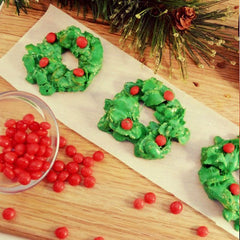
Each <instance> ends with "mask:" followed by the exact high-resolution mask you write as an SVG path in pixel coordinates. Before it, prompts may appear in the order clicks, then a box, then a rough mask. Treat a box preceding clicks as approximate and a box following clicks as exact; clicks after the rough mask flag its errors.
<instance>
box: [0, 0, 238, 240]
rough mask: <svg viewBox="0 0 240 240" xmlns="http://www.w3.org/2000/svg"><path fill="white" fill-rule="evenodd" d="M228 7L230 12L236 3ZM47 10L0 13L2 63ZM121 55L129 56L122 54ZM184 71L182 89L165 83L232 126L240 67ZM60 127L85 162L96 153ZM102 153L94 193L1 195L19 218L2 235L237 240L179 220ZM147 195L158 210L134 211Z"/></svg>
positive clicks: (2, 85)
mask: <svg viewBox="0 0 240 240" xmlns="http://www.w3.org/2000/svg"><path fill="white" fill-rule="evenodd" d="M230 2H231V3H232V5H233V4H234V1H230ZM48 3H49V1H44V3H40V4H34V5H33V9H30V10H29V11H28V14H27V15H25V14H24V13H22V14H21V16H16V15H15V9H14V7H12V6H9V8H6V6H4V7H3V10H2V12H1V14H0V57H1V56H3V55H4V54H5V53H6V52H7V51H8V50H9V49H10V48H11V47H12V46H13V45H14V43H16V42H17V41H18V40H19V39H20V38H21V37H22V36H23V35H24V34H25V33H26V32H27V30H29V28H30V27H31V26H33V25H34V23H36V21H37V20H38V19H39V18H40V17H41V16H42V15H43V14H44V12H45V11H46V9H47V7H48ZM54 4H55V5H56V2H54ZM63 10H64V11H66V12H68V13H69V14H70V15H72V16H73V17H75V18H77V19H78V20H79V21H80V22H82V23H84V24H85V25H86V26H87V27H89V28H91V29H92V30H94V31H95V32H96V33H98V34H100V35H101V36H103V37H104V38H106V39H107V40H109V41H110V42H112V43H113V44H115V45H116V46H119V34H110V33H109V32H108V26H107V25H104V24H101V23H100V22H98V23H93V22H91V21H90V16H89V17H87V19H86V20H83V19H82V17H81V16H79V17H78V16H77V15H76V12H75V11H68V10H67V9H63ZM126 51H127V52H128V53H129V54H131V55H133V56H135V55H134V53H132V52H130V51H129V50H128V49H126ZM135 57H136V56H135ZM235 58H236V57H235ZM164 61H165V62H164V63H163V65H164V66H167V63H166V60H164ZM235 61H238V59H235ZM145 63H146V65H148V66H150V67H153V66H152V63H153V60H151V59H149V58H148V57H147V56H146V59H145ZM189 69H190V70H189V75H190V78H189V80H188V81H187V82H183V81H180V80H177V77H178V75H177V73H175V75H174V78H173V79H172V80H170V82H171V83H173V84H174V85H175V86H177V87H178V88H180V89H182V90H184V91H185V92H187V93H188V94H190V95H192V96H193V97H195V98H197V99H198V100H199V101H201V102H203V103H205V104H206V105H208V106H209V107H211V108H212V109H214V110H215V111H217V112H219V113H220V114H222V115H223V116H225V117H227V118H228V119H229V120H231V121H232V122H234V123H236V124H237V123H238V114H237V113H238V112H239V109H238V64H237V65H236V66H229V65H226V67H225V68H221V69H216V70H213V69H206V70H204V72H203V70H200V69H198V68H196V67H195V66H191V65H190V66H189ZM160 74H161V75H162V76H164V77H167V75H168V71H167V70H166V69H163V70H161V72H160ZM206 76H207V77H206ZM193 82H195V84H193ZM196 83H198V86H196ZM12 89H14V88H13V87H12V86H10V85H9V84H8V83H7V82H6V81H5V80H4V79H2V78H1V81H0V91H7V90H12ZM58 123H59V127H60V134H61V135H62V136H65V137H66V138H67V141H68V144H73V145H75V146H76V147H77V149H78V151H79V152H81V153H82V154H83V155H84V156H91V155H92V154H93V153H94V152H95V151H96V150H100V149H99V147H98V146H96V145H94V144H93V143H91V142H89V141H88V140H86V139H84V138H83V137H81V136H79V135H78V134H76V133H75V132H73V131H72V130H70V129H69V128H68V127H66V126H65V125H63V124H62V123H61V122H58ZM104 153H105V159H104V160H103V161H102V162H98V163H95V165H94V167H93V170H94V176H95V177H96V180H97V183H96V185H95V187H94V188H92V189H87V188H85V187H83V186H76V187H73V186H70V185H68V184H67V185H66V188H65V190H64V191H63V192H61V193H55V192H54V191H53V190H52V184H49V183H46V182H45V181H43V182H41V183H40V184H39V185H37V186H36V187H34V188H32V189H30V190H29V191H26V192H24V193H20V194H14V195H3V194H1V195H0V202H1V204H0V211H2V209H4V208H6V207H13V208H15V209H16V211H17V217H16V218H15V219H14V220H13V221H11V222H7V221H4V220H2V219H0V232H6V233H10V234H14V235H17V236H22V237H26V238H28V239H55V236H54V230H55V229H56V228H57V227H60V226H67V227H68V229H69V233H70V234H69V238H68V239H72V240H91V239H94V238H95V237H97V236H103V237H104V238H105V239H106V240H107V239H111V240H122V239H124V240H135V239H138V240H148V239H155V240H160V239H161V240H167V239H172V240H174V239H176V240H180V239H186V240H192V239H198V237H197V236H196V229H197V227H199V226H201V225H205V226H207V227H208V228H209V231H210V234H209V236H208V237H207V239H213V240H214V239H216V240H225V239H229V240H230V239H236V238H235V237H233V236H232V235H230V234H229V233H227V232H225V231H224V230H222V229H221V228H219V227H217V226H216V225H215V223H213V222H212V221H211V220H209V219H208V218H206V217H205V216H203V215H202V214H200V213H199V212H197V211H196V210H194V209H192V208H191V207H189V206H188V205H186V204H184V211H183V212H182V213H181V214H180V215H173V214H171V213H170V212H169V205H170V204H171V203H172V202H173V201H175V200H177V199H176V198H175V197H174V196H173V195H172V194H171V193H169V192H167V191H166V190H164V189H162V188H160V187H158V186H156V185H155V184H153V183H152V182H150V181H149V180H148V179H146V178H144V177H142V176H141V175H139V174H138V173H136V172H134V171H133V170H132V169H130V168H129V167H128V166H126V165H125V164H123V163H122V162H120V161H119V160H118V159H116V158H114V157H113V156H111V155H110V154H108V153H107V152H105V151H104ZM58 159H61V160H63V161H65V162H68V161H70V160H71V159H69V158H68V157H67V156H66V155H65V153H64V151H62V150H61V151H60V152H59V155H58ZM173 184H174V179H173ZM150 191H151V192H154V193H155V194H156V196H157V201H156V203H155V204H152V205H146V206H145V207H144V209H142V210H136V209H134V208H133V205H132V203H133V201H134V200H135V199H136V198H138V197H143V195H144V194H145V193H146V192H150ZM193 194H194V193H193ZM226 224H227V223H226Z"/></svg>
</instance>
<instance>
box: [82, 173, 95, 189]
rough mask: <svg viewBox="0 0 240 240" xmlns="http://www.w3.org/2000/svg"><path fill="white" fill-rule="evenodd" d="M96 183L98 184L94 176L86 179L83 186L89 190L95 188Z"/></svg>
mask: <svg viewBox="0 0 240 240" xmlns="http://www.w3.org/2000/svg"><path fill="white" fill-rule="evenodd" d="M95 183H96V179H95V177H93V176H88V177H85V178H84V180H83V185H84V186H85V187H87V188H92V187H94V185H95Z"/></svg>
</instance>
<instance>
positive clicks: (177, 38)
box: [0, 0, 238, 78]
mask: <svg viewBox="0 0 240 240" xmlns="http://www.w3.org/2000/svg"><path fill="white" fill-rule="evenodd" d="M2 1H4V2H7V3H8V2H9V0H0V3H1V2H2ZM227 1H228V0H205V1H204V0H178V1H176V0H58V5H59V6H60V7H69V8H70V9H77V12H78V14H80V13H82V14H83V16H84V17H86V14H87V13H89V12H91V13H92V16H93V19H94V20H98V19H102V20H103V21H107V22H108V23H109V25H110V31H111V32H120V33H121V41H122V45H123V46H125V44H126V40H127V39H129V38H131V43H130V45H129V47H131V48H134V50H135V51H137V52H138V53H139V54H140V56H142V55H143V54H144V53H145V50H146V48H147V47H148V46H150V48H151V52H150V54H151V56H152V57H154V58H155V60H156V61H155V62H156V70H157V69H158V68H159V66H160V64H161V61H162V56H163V53H164V50H165V49H166V47H168V49H169V64H170V69H171V68H172V60H173V58H175V60H176V61H177V62H178V64H179V66H180V69H181V72H182V76H183V78H186V77H187V72H186V70H187V60H186V56H188V57H189V58H190V59H191V60H192V61H193V62H194V63H195V64H196V65H197V66H199V67H203V66H204V64H207V65H209V66H211V64H212V63H211V62H212V60H213V58H214V57H215V56H216V55H217V56H220V57H222V58H223V59H225V60H227V61H228V62H230V63H232V61H231V60H229V59H226V57H225V56H222V55H221V54H219V53H218V52H216V50H215V48H216V47H217V48H223V49H226V50H229V51H232V52H235V53H236V52H238V49H237V48H236V47H234V45H233V43H234V42H235V41H236V40H235V39H234V36H233V34H232V33H229V31H228V30H231V31H235V32H236V30H237V29H236V28H234V27H232V26H229V25H227V24H226V21H225V23H223V19H227V18H229V17H231V16H232V15H233V14H235V13H237V11H236V10H234V9H230V8H229V7H227V8H223V9H219V6H221V4H222V3H224V2H227ZM15 4H16V10H17V13H18V14H19V13H20V10H22V11H24V12H26V11H27V6H28V1H27V0H25V1H24V0H15ZM214 7H215V9H213V8H214ZM216 8H217V10H216ZM212 9H213V10H212ZM226 30H227V31H226ZM203 63H204V64H203Z"/></svg>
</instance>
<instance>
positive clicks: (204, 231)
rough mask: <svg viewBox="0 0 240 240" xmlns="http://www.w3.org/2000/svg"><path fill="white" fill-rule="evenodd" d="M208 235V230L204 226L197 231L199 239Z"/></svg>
mask: <svg viewBox="0 0 240 240" xmlns="http://www.w3.org/2000/svg"><path fill="white" fill-rule="evenodd" d="M208 233H209V231H208V228H207V227H205V226H200V227H199V228H198V229H197V235H198V236H200V237H206V236H207V235H208Z"/></svg>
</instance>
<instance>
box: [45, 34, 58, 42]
mask: <svg viewBox="0 0 240 240" xmlns="http://www.w3.org/2000/svg"><path fill="white" fill-rule="evenodd" d="M56 40H57V35H56V34H55V33H53V32H50V33H48V34H47V36H46V41H47V42H48V43H54V42H55V41H56Z"/></svg>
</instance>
